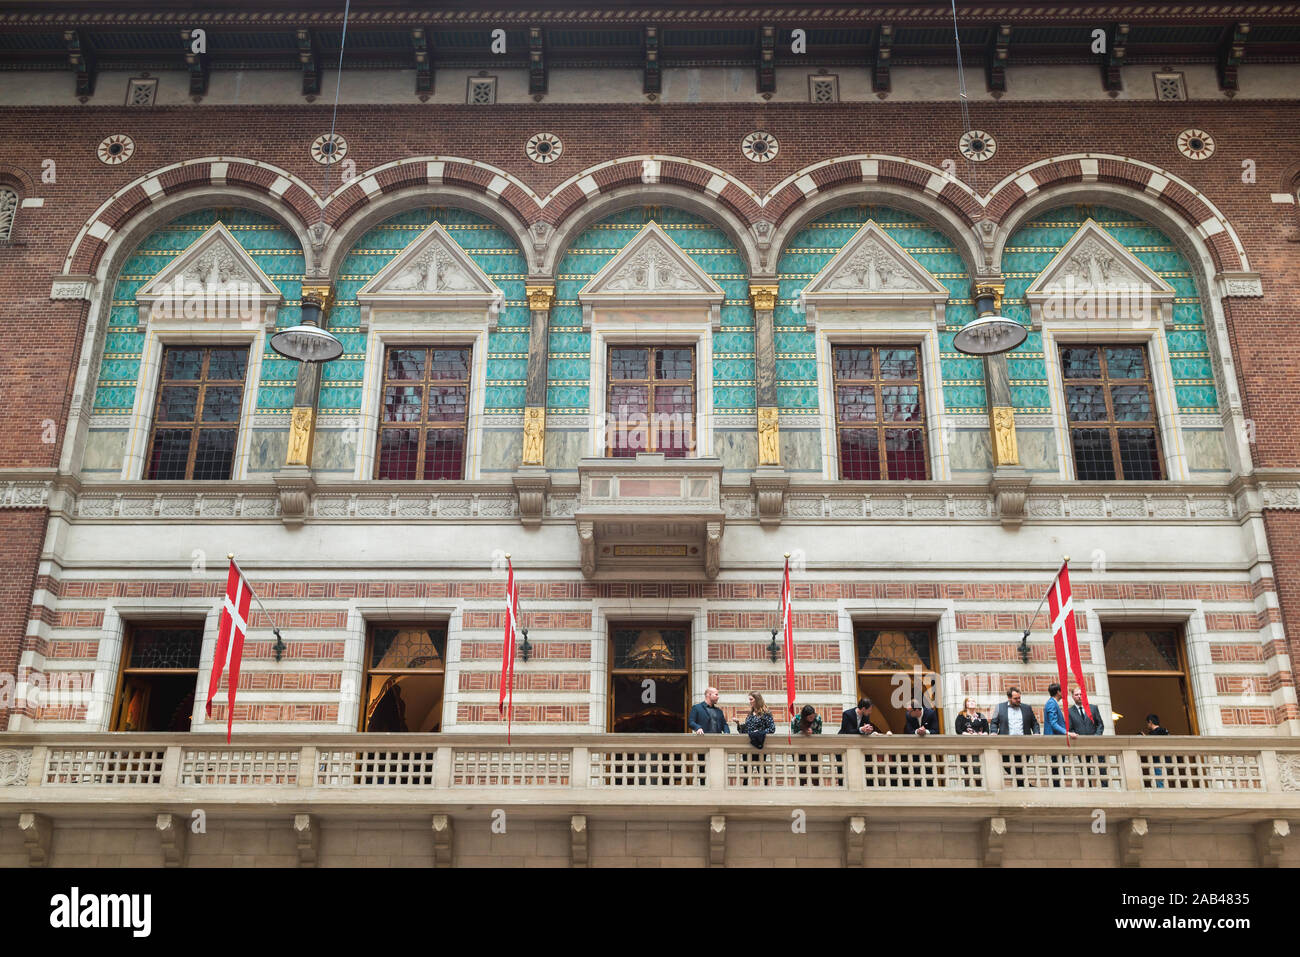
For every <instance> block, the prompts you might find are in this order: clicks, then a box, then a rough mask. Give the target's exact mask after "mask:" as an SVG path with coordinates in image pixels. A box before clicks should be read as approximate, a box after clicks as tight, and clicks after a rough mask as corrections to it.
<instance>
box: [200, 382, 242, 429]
mask: <svg viewBox="0 0 1300 957" xmlns="http://www.w3.org/2000/svg"><path fill="white" fill-rule="evenodd" d="M243 395H244V390H243V387H242V386H237V385H210V386H208V387H207V389H205V390H204V392H203V421H204V422H238V421H239V402H240V399H242V398H243Z"/></svg>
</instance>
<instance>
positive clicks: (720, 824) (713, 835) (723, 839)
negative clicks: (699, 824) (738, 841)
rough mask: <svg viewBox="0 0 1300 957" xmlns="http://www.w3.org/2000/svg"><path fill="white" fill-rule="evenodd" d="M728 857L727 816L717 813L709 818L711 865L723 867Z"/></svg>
mask: <svg viewBox="0 0 1300 957" xmlns="http://www.w3.org/2000/svg"><path fill="white" fill-rule="evenodd" d="M726 858H727V817H726V815H725V814H715V815H713V816H712V817H710V818H709V867H722V866H723V865H724V863H725V862H726Z"/></svg>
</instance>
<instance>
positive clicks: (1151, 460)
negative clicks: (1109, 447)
mask: <svg viewBox="0 0 1300 957" xmlns="http://www.w3.org/2000/svg"><path fill="white" fill-rule="evenodd" d="M1119 461H1120V465H1122V466H1123V468H1124V478H1126V479H1133V480H1137V481H1141V480H1142V479H1158V478H1160V456H1159V455H1158V454H1157V452H1156V433H1155V430H1154V429H1120V430H1119Z"/></svg>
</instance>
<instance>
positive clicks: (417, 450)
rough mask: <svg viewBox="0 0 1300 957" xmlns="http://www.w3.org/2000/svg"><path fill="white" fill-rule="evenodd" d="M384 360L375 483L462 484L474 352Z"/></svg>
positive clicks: (419, 349) (424, 350) (412, 353)
mask: <svg viewBox="0 0 1300 957" xmlns="http://www.w3.org/2000/svg"><path fill="white" fill-rule="evenodd" d="M384 360H385V361H384V392H383V407H382V409H381V410H380V422H379V454H378V455H376V456H375V478H377V479H458V478H462V477H463V476H464V472H465V427H466V423H467V421H468V418H469V375H470V349H469V348H468V347H459V346H446V347H444V346H430V347H425V346H414V347H412V346H402V347H390V348H389V349H388V351H387V353H386V355H385V357H384Z"/></svg>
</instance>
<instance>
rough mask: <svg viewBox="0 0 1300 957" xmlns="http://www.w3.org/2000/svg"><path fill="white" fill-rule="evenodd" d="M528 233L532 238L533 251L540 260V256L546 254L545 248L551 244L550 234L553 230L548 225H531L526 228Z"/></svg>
mask: <svg viewBox="0 0 1300 957" xmlns="http://www.w3.org/2000/svg"><path fill="white" fill-rule="evenodd" d="M528 231H529V233H530V234H531V235H532V237H533V250H534V252H536V253H537V258H538V259H539V260H540V259H541V258H542V254H543V253H544V252H546V247H547V246H549V245H550V244H551V234H552V233H553V232H554V231H555V229H554V227H553V226H551V224H550V223H533V224H532V225H531V226H529V227H528Z"/></svg>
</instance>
